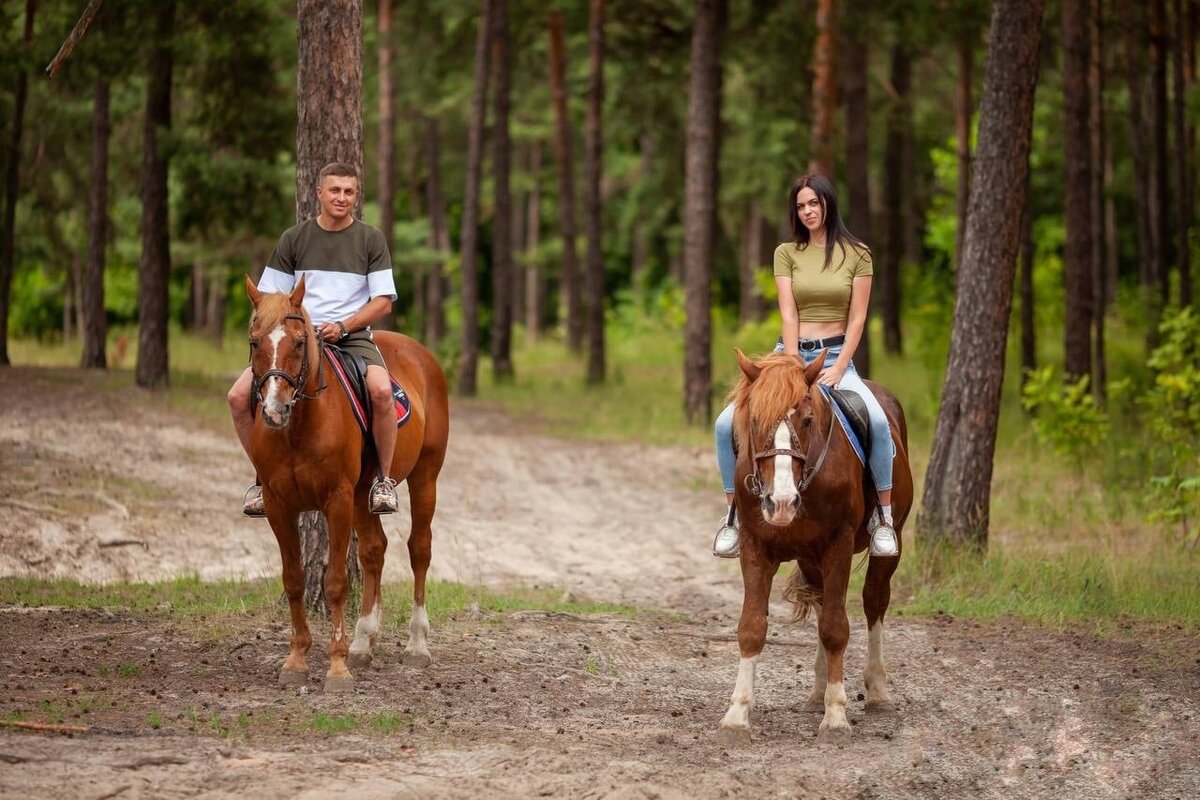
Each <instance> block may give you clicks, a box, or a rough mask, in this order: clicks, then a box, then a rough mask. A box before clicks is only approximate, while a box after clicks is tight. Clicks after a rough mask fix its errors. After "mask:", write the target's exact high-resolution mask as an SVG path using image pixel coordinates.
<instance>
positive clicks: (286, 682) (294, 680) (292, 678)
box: [279, 669, 308, 686]
mask: <svg viewBox="0 0 1200 800" xmlns="http://www.w3.org/2000/svg"><path fill="white" fill-rule="evenodd" d="M306 683H308V673H307V672H298V671H296V670H291V669H284V670H280V671H279V685H280V686H303V685H305V684H306Z"/></svg>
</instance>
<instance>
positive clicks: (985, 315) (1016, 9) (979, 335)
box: [920, 0, 1045, 548]
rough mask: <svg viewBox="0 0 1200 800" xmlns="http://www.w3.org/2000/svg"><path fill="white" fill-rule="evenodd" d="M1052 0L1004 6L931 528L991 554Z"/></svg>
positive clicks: (940, 427) (928, 516) (983, 126)
mask: <svg viewBox="0 0 1200 800" xmlns="http://www.w3.org/2000/svg"><path fill="white" fill-rule="evenodd" d="M1044 9H1045V0H997V2H996V3H995V6H994V8H993V12H992V25H991V32H990V46H989V52H988V57H987V66H986V68H985V71H984V85H983V96H982V98H981V101H980V106H979V143H978V148H977V151H976V159H975V164H976V171H975V179H974V180H973V181H972V183H971V198H970V202H969V210H968V214H967V232H966V236H965V238H964V240H963V259H962V265H961V266H960V268H959V271H958V280H957V292H956V297H955V303H954V325H953V329H952V332H951V339H950V356H949V361H948V364H947V370H946V380H945V384H944V385H943V388H942V399H941V407H940V408H939V409H938V418H937V426H936V429H935V432H934V440H933V453H932V454H931V457H930V461H929V468H928V470H927V472H926V477H925V491H924V496H923V501H922V507H923V511H922V514H921V520H920V523H921V529H922V531H923V533H924V534H925V535H926V536H928V537H930V538H932V539H939V538H949V539H952V540H954V541H956V542H960V543H970V544H973V545H975V546H977V547H979V548H985V547H986V546H987V535H988V517H989V505H988V504H989V494H990V491H991V483H992V460H993V457H994V455H995V447H996V427H997V422H998V420H999V417H1000V388H1001V384H1002V382H1003V379H1004V354H1005V345H1006V342H1007V338H1008V325H1009V313H1010V311H1011V308H1012V286H1013V269H1014V267H1015V265H1016V261H1017V249H1018V246H1019V243H1020V238H1021V230H1020V227H1021V205H1022V203H1023V201H1024V199H1025V195H1026V181H1027V178H1028V170H1029V147H1030V138H1031V130H1032V127H1033V97H1034V88H1035V86H1036V84H1037V69H1038V44H1039V39H1040V33H1041V20H1042V14H1043V11H1044Z"/></svg>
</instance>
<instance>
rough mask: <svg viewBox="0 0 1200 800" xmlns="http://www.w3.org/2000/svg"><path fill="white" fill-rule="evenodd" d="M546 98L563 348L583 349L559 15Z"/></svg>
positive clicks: (554, 20) (554, 17) (553, 23)
mask: <svg viewBox="0 0 1200 800" xmlns="http://www.w3.org/2000/svg"><path fill="white" fill-rule="evenodd" d="M548 27H549V31H550V97H551V100H552V105H553V106H554V163H555V168H556V169H557V171H558V201H557V203H556V205H557V206H558V225H559V230H560V231H561V232H562V240H563V255H562V292H563V295H564V296H565V300H566V303H565V305H566V315H567V320H566V329H567V347H568V348H569V349H570V350H571V351H572V352H576V353H577V352H579V351H580V350H582V349H583V287H582V281H581V277H580V274H579V261H578V257H577V255H576V251H575V176H574V171H575V162H574V160H573V159H572V157H571V149H572V148H571V118H570V117H569V116H568V115H567V77H566V71H567V56H566V43H565V42H564V34H563V15H562V12H561V11H557V10H555V11H551V12H550V16H549V23H548Z"/></svg>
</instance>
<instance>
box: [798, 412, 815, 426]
mask: <svg viewBox="0 0 1200 800" xmlns="http://www.w3.org/2000/svg"><path fill="white" fill-rule="evenodd" d="M812 419H813V418H812V414H807V415H805V417H804V419H802V420H800V427H801V428H808V427H811V426H812Z"/></svg>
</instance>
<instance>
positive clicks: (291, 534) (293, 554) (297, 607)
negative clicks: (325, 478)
mask: <svg viewBox="0 0 1200 800" xmlns="http://www.w3.org/2000/svg"><path fill="white" fill-rule="evenodd" d="M263 491H264V492H267V491H270V489H269V487H264V489H263ZM266 509H267V521H268V522H270V523H271V530H272V531H273V532H274V534H275V540H276V541H277V542H278V543H279V557H280V560H281V561H282V562H283V591H284V593H285V594H286V595H287V599H288V610H289V611H290V613H291V618H292V641H291V647H290V649H289V651H288V657H287V659H286V660H284V662H283V668H282V669H280V671H279V683H280V684H281V685H283V686H299V685H303V684H306V683H308V662H307V661H306V660H305V656H306V655H307V654H308V648H310V647H312V634H311V633H310V632H309V630H308V620H307V618H306V617H305V614H304V559H303V557H302V556H301V554H300V531H299V529H298V528H297V527H296V514H295V513H293V512H291V511H288V510H286V509H284V508H283V507H282V503H280V502H272V500H271V499H270V498H267V502H266Z"/></svg>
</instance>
